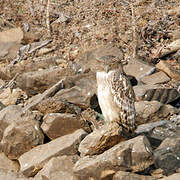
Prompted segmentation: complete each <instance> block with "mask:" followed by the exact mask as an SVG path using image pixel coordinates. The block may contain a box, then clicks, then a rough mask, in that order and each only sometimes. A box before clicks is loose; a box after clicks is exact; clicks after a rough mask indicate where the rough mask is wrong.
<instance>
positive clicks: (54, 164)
mask: <svg viewBox="0 0 180 180" xmlns="http://www.w3.org/2000/svg"><path fill="white" fill-rule="evenodd" d="M73 166H74V163H73V161H72V157H71V156H59V157H53V158H52V159H50V160H49V161H48V163H46V164H45V166H44V167H43V169H41V170H40V171H39V172H38V174H37V175H36V176H35V178H34V179H35V180H43V178H44V177H46V178H47V179H53V180H59V179H61V180H78V179H77V178H76V177H75V175H74V174H73V171H72V170H73Z"/></svg>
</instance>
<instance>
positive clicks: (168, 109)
mask: <svg viewBox="0 0 180 180" xmlns="http://www.w3.org/2000/svg"><path fill="white" fill-rule="evenodd" d="M135 109H136V123H137V124H145V123H149V122H155V121H159V120H164V119H166V120H169V119H170V117H171V116H172V115H173V114H176V113H179V110H178V109H177V108H174V107H173V106H171V105H167V104H166V105H164V104H162V103H160V102H158V101H139V102H135Z"/></svg>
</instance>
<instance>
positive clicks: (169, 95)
mask: <svg viewBox="0 0 180 180" xmlns="http://www.w3.org/2000/svg"><path fill="white" fill-rule="evenodd" d="M133 88H134V91H135V94H136V98H137V100H138V101H142V100H143V101H153V100H154V101H159V102H161V103H164V104H167V103H170V102H173V101H175V100H176V99H178V98H179V97H180V93H179V92H178V91H177V89H175V88H163V87H159V86H157V85H137V86H134V87H133Z"/></svg>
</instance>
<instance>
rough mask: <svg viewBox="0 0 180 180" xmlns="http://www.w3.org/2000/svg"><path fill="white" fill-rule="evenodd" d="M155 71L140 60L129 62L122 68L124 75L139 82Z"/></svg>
mask: <svg viewBox="0 0 180 180" xmlns="http://www.w3.org/2000/svg"><path fill="white" fill-rule="evenodd" d="M155 69H156V68H155V67H153V66H150V65H149V64H147V63H144V62H142V61H140V60H136V61H135V60H134V61H129V62H128V64H127V65H125V66H124V71H125V73H126V74H127V75H131V76H134V77H135V78H136V79H137V80H141V79H142V78H143V77H145V76H147V75H150V74H152V73H153V72H154V71H155Z"/></svg>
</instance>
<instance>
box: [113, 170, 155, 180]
mask: <svg viewBox="0 0 180 180" xmlns="http://www.w3.org/2000/svg"><path fill="white" fill-rule="evenodd" d="M113 180H156V178H154V177H152V176H143V175H139V174H134V173H130V172H125V171H118V172H117V173H116V174H115V175H114V176H113Z"/></svg>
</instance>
